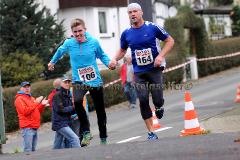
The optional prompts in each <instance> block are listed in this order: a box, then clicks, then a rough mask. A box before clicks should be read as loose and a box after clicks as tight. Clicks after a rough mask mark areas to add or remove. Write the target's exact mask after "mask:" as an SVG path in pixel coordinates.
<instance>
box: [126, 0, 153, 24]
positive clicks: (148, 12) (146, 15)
mask: <svg viewBox="0 0 240 160" xmlns="http://www.w3.org/2000/svg"><path fill="white" fill-rule="evenodd" d="M128 2H129V3H138V4H140V5H141V7H142V10H143V19H144V20H146V21H150V22H152V21H153V13H154V11H153V3H152V0H129V1H128Z"/></svg>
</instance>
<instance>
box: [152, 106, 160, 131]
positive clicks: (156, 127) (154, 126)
mask: <svg viewBox="0 0 240 160" xmlns="http://www.w3.org/2000/svg"><path fill="white" fill-rule="evenodd" d="M152 115H153V116H152V122H153V128H154V129H159V128H161V125H160V123H159V122H158V119H157V116H156V114H155V110H152Z"/></svg>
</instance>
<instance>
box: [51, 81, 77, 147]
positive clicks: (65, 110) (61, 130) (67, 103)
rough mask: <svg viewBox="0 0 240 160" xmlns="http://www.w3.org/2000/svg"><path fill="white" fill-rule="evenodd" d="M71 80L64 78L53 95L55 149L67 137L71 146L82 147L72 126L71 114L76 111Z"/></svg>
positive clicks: (60, 145)
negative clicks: (71, 92)
mask: <svg viewBox="0 0 240 160" xmlns="http://www.w3.org/2000/svg"><path fill="white" fill-rule="evenodd" d="M70 83H71V80H70V79H69V78H67V77H64V78H63V79H62V83H61V88H60V89H59V90H58V91H57V93H56V94H55V95H54V97H53V102H52V130H54V131H56V133H55V139H54V144H53V149H61V148H62V144H63V140H64V139H66V140H67V141H68V143H69V147H70V148H77V147H80V141H79V138H78V136H77V135H76V134H75V133H74V131H73V130H72V129H71V128H70V125H71V115H72V113H73V112H74V107H73V103H72V98H71V94H70V90H69V89H70Z"/></svg>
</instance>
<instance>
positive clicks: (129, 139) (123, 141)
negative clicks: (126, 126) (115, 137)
mask: <svg viewBox="0 0 240 160" xmlns="http://www.w3.org/2000/svg"><path fill="white" fill-rule="evenodd" d="M140 137H141V136H136V137H132V138H128V139H125V140H122V141H119V142H117V143H125V142H129V141H131V140H134V139H138V138H140Z"/></svg>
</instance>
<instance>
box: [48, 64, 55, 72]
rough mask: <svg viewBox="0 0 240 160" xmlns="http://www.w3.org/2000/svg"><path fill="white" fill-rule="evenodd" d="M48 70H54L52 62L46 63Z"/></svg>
mask: <svg viewBox="0 0 240 160" xmlns="http://www.w3.org/2000/svg"><path fill="white" fill-rule="evenodd" d="M48 70H50V71H53V70H54V64H53V63H51V62H49V63H48Z"/></svg>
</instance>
